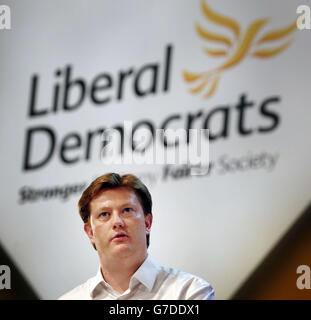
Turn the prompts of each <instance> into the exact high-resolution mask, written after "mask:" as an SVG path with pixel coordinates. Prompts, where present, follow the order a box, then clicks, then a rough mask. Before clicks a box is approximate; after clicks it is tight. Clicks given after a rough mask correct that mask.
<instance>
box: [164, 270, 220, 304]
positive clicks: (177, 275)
mask: <svg viewBox="0 0 311 320" xmlns="http://www.w3.org/2000/svg"><path fill="white" fill-rule="evenodd" d="M161 269H162V272H161V273H160V274H161V275H162V278H163V281H164V282H166V284H168V285H171V286H173V287H174V288H175V292H176V293H177V295H178V299H181V300H213V299H214V297H215V290H214V288H213V287H212V286H211V284H210V283H209V282H207V281H205V280H204V279H202V278H200V277H198V276H196V275H193V274H191V273H188V272H184V271H181V270H177V269H174V268H169V267H163V266H161Z"/></svg>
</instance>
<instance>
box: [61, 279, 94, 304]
mask: <svg viewBox="0 0 311 320" xmlns="http://www.w3.org/2000/svg"><path fill="white" fill-rule="evenodd" d="M90 281H91V279H89V280H87V281H86V282H84V283H82V284H80V285H78V286H77V287H75V288H73V289H72V290H70V291H68V292H66V293H65V294H63V295H62V296H60V297H59V298H58V299H57V300H87V299H90V298H91V297H90V294H89V292H90V291H89V288H90Z"/></svg>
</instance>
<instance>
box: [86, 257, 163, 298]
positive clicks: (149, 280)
mask: <svg viewBox="0 0 311 320" xmlns="http://www.w3.org/2000/svg"><path fill="white" fill-rule="evenodd" d="M159 271H160V267H159V266H158V265H157V264H156V263H155V262H154V261H153V260H152V259H151V257H150V255H149V254H147V257H146V259H145V261H144V262H143V263H142V264H141V266H140V267H139V268H138V269H137V270H136V272H135V273H134V274H133V276H132V278H131V280H130V284H131V282H132V279H136V280H138V281H139V282H140V283H142V284H143V285H144V286H145V287H146V288H147V289H148V291H149V292H150V291H151V290H152V288H153V285H154V283H155V281H156V277H157V275H158V273H159ZM90 280H91V281H90V285H89V294H90V295H91V297H93V295H94V291H95V289H96V288H97V286H98V285H99V284H101V283H103V284H104V285H105V286H106V287H110V285H109V284H108V283H107V282H106V281H105V280H104V278H103V276H102V273H101V268H100V266H99V268H98V271H97V274H96V275H95V277H93V278H91V279H90Z"/></svg>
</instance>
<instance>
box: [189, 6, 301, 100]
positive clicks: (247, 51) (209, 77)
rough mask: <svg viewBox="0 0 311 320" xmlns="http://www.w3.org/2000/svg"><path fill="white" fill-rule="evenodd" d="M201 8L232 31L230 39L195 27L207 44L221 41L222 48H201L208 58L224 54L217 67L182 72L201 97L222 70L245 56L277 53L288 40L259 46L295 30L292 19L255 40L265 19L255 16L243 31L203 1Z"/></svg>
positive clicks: (210, 90)
mask: <svg viewBox="0 0 311 320" xmlns="http://www.w3.org/2000/svg"><path fill="white" fill-rule="evenodd" d="M201 9H202V12H203V15H204V17H205V18H206V19H207V20H208V21H210V22H212V23H215V24H218V25H220V26H222V27H225V28H227V29H229V30H230V32H232V33H233V37H234V38H233V40H232V39H231V38H229V37H227V36H226V35H222V34H218V33H214V32H211V31H209V30H207V29H204V28H203V27H202V26H201V25H200V24H198V23H197V24H196V25H195V28H196V31H197V33H198V35H199V36H200V37H201V38H202V39H203V40H206V41H208V42H209V43H212V42H214V43H215V44H216V43H218V44H221V45H222V46H223V48H224V49H213V48H208V47H204V48H203V51H204V53H205V54H207V55H209V56H211V57H226V58H227V59H226V61H225V62H224V63H223V64H222V65H220V66H219V67H217V68H215V69H213V70H210V71H207V72H202V73H193V72H188V71H184V72H183V77H184V79H185V81H186V82H187V83H189V85H190V86H191V88H190V92H191V93H193V94H197V93H200V92H203V95H204V97H205V98H209V97H211V96H212V95H213V94H214V93H215V90H216V89H217V86H218V83H219V80H220V77H221V75H222V73H223V72H224V71H225V70H227V69H229V68H232V67H233V66H235V65H237V64H238V63H239V62H241V60H242V59H243V58H245V57H246V56H252V57H255V58H260V59H266V58H270V57H273V56H276V55H278V54H279V53H281V52H282V51H284V50H285V49H286V48H287V47H288V46H290V44H291V43H292V41H293V40H292V39H290V40H287V41H286V42H285V43H283V44H281V45H278V46H276V47H273V48H263V47H262V45H264V44H267V43H270V44H271V43H272V44H273V42H274V41H277V40H283V39H284V38H286V37H288V36H289V35H290V34H291V33H292V32H293V31H295V30H296V21H295V22H294V23H293V24H291V25H289V26H286V27H284V28H282V29H278V30H272V31H268V32H267V33H265V34H264V35H263V36H262V37H260V38H259V39H258V40H256V37H257V35H258V33H259V31H260V30H261V29H262V28H263V27H264V26H265V25H266V24H267V22H268V21H269V19H268V18H265V19H258V20H256V21H254V22H253V23H251V24H250V26H248V28H247V29H246V31H245V32H242V30H241V27H240V25H239V23H238V22H237V21H235V20H234V19H232V18H229V17H226V16H223V15H221V14H219V13H217V12H215V11H213V10H212V9H211V8H210V7H209V6H208V5H207V4H206V2H205V1H204V0H201Z"/></svg>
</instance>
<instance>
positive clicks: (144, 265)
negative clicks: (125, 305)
mask: <svg viewBox="0 0 311 320" xmlns="http://www.w3.org/2000/svg"><path fill="white" fill-rule="evenodd" d="M79 212H80V216H81V218H82V220H83V221H84V231H85V232H86V234H87V235H88V237H89V239H90V241H91V243H92V245H93V247H94V248H95V249H96V250H97V252H98V256H99V262H100V267H99V270H98V273H97V275H96V276H95V277H93V278H91V279H89V280H87V281H86V282H85V283H84V284H82V285H80V286H78V287H76V288H75V289H73V290H71V291H70V292H68V293H66V294H64V295H63V296H61V297H60V299H65V300H68V299H88V300H90V299H94V300H103V299H109V300H112V299H117V300H125V299H128V300H130V299H131V300H134V299H157V300H158V299H166V300H177V299H178V300H179V299H182V300H185V299H200V300H203V299H204V300H205V299H214V289H213V288H212V287H211V285H210V284H209V283H207V282H206V281H204V280H203V279H201V278H199V277H196V276H193V275H191V274H189V273H185V272H182V271H179V270H175V269H172V268H168V267H160V266H158V265H156V264H155V263H154V261H153V260H152V259H151V257H150V256H149V255H148V253H147V248H148V246H149V237H150V230H151V225H152V199H151V195H150V193H149V191H148V189H147V187H146V186H145V185H144V184H143V183H142V182H141V181H140V180H139V179H138V178H137V177H135V176H134V175H131V174H126V175H123V176H120V175H118V174H116V173H108V174H105V175H103V176H100V177H98V178H97V179H95V180H94V181H93V182H92V183H91V184H90V185H89V187H88V188H87V189H86V190H85V191H84V192H83V194H82V196H81V198H80V200H79Z"/></svg>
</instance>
